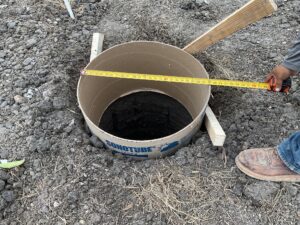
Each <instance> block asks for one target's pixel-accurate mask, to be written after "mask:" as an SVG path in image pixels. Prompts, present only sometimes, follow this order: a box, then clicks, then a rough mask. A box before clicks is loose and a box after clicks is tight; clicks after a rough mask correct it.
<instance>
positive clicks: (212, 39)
mask: <svg viewBox="0 0 300 225" xmlns="http://www.w3.org/2000/svg"><path fill="white" fill-rule="evenodd" d="M276 9H277V6H276V4H275V3H274V1H273V0H251V1H250V2H248V3H247V4H246V5H244V6H243V7H242V8H240V9H238V10H237V11H235V12H234V13H232V14H231V15H230V16H228V17H227V18H225V19H224V20H222V21H221V22H219V23H218V24H217V25H215V26H214V27H213V28H211V29H210V30H208V31H207V32H206V33H204V34H203V35H201V36H200V37H199V38H197V39H196V40H194V41H193V42H191V43H190V44H188V45H187V46H186V47H184V48H183V50H185V51H186V52H189V53H191V54H193V53H197V52H200V51H203V50H205V49H206V48H207V47H209V46H211V45H213V44H215V43H217V42H218V41H220V40H222V39H224V38H225V37H228V36H230V35H231V34H233V33H234V32H236V31H238V30H240V29H242V28H244V27H246V26H248V25H249V24H251V23H254V22H256V21H258V20H260V19H262V18H263V17H265V16H269V15H270V14H272V13H273V12H274V11H276Z"/></svg>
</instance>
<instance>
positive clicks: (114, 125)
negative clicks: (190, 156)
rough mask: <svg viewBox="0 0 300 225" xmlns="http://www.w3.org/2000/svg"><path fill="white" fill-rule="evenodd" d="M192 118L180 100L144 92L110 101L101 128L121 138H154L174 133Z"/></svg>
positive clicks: (102, 118) (101, 121)
mask: <svg viewBox="0 0 300 225" xmlns="http://www.w3.org/2000/svg"><path fill="white" fill-rule="evenodd" d="M192 120H193V119H192V116H191V115H190V113H189V112H188V111H187V109H186V108H185V107H184V106H183V105H182V104H181V103H180V102H178V101H177V100H176V99H174V98H172V97H170V96H168V95H164V94H161V93H157V92H153V91H141V92H136V93H133V94H129V95H126V96H124V97H121V98H119V99H117V100H116V101H114V102H113V103H112V104H110V105H109V106H108V108H107V109H106V110H105V112H104V114H103V116H102V117H101V119H100V124H99V127H100V128H101V129H102V130H104V131H106V132H108V133H110V134H113V135H115V136H118V137H121V138H126V139H130V140H151V139H156V138H162V137H165V136H168V135H171V134H174V133H176V132H177V131H179V130H181V129H183V128H184V127H186V126H187V125H188V124H189V123H191V122H192Z"/></svg>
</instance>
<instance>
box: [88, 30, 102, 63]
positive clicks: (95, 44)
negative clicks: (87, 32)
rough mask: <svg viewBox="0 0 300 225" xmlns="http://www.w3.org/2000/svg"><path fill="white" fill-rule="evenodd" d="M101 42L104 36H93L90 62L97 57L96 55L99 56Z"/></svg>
mask: <svg viewBox="0 0 300 225" xmlns="http://www.w3.org/2000/svg"><path fill="white" fill-rule="evenodd" d="M103 40H104V34H101V33H94V34H93V40H92V48H91V57H90V61H92V60H93V59H94V58H96V57H97V55H99V54H100V53H101V52H102V48H103Z"/></svg>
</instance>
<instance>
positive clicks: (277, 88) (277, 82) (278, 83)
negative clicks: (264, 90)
mask: <svg viewBox="0 0 300 225" xmlns="http://www.w3.org/2000/svg"><path fill="white" fill-rule="evenodd" d="M281 88H282V80H281V79H276V88H275V91H277V92H279V91H280V90H281Z"/></svg>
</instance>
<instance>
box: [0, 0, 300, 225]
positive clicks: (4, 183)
mask: <svg viewBox="0 0 300 225" xmlns="http://www.w3.org/2000/svg"><path fill="white" fill-rule="evenodd" d="M245 2H246V0H236V1H231V0H224V1H217V0H156V1H148V0H126V1H125V0H114V1H113V0H78V1H73V9H74V13H75V15H76V20H72V19H70V18H69V16H68V14H67V11H66V10H65V8H64V5H63V1H62V0H61V1H59V0H24V1H16V0H0V77H1V79H0V158H1V159H21V158H25V159H26V162H25V164H24V166H22V167H20V168H17V169H13V170H10V171H3V170H0V224H1V225H17V224H53V225H54V224H55V225H63V224H72V225H73V224H74V225H81V224H87V225H90V224H134V225H138V224H140V225H143V224H156V225H161V224H204V225H205V224H207V225H213V224H216V225H217V224H218V225H219V224H230V225H231V224H244V225H256V224H257V225H262V224H282V225H287V224H295V225H300V191H299V187H300V185H299V184H287V183H269V182H262V181H257V180H254V179H251V178H249V177H247V176H245V175H244V174H242V173H241V172H240V171H239V170H238V169H237V168H236V166H235V164H234V158H235V156H236V155H237V154H238V153H239V152H240V151H241V150H243V149H248V148H252V147H268V146H276V145H277V144H278V143H280V141H281V140H283V139H284V138H285V137H287V136H288V135H289V134H290V133H292V132H294V131H296V130H299V126H300V119H299V118H300V117H299V114H300V105H299V102H300V89H299V85H300V83H299V78H297V77H295V78H294V79H293V91H292V92H290V93H289V94H288V95H285V94H282V93H271V92H265V91H258V90H246V89H236V88H218V87H213V88H212V94H213V96H212V97H211V100H210V105H211V107H212V109H213V111H214V112H215V113H216V115H217V116H218V118H219V120H220V122H221V124H222V126H223V128H224V130H225V131H226V133H227V140H226V143H225V146H224V147H225V151H226V157H224V151H223V154H222V150H221V149H217V148H215V147H213V146H212V144H211V142H210V140H209V137H208V135H207V133H206V132H205V130H200V131H199V132H198V133H197V135H196V136H195V137H194V138H193V141H192V143H191V144H190V145H189V146H187V147H184V148H182V149H180V150H179V151H178V152H177V153H176V154H175V155H173V156H171V157H168V158H164V159H160V160H148V161H133V160H129V159H117V158H113V157H112V156H111V154H110V153H109V152H108V151H107V150H105V149H103V145H102V143H101V142H99V141H97V140H96V139H95V138H94V137H93V136H92V137H91V135H90V133H88V131H87V130H86V128H85V126H84V121H83V117H82V115H81V113H80V111H79V109H78V105H77V102H76V84H77V81H78V78H79V71H80V69H82V68H83V67H84V66H85V65H86V64H87V63H88V61H89V55H90V45H91V39H92V34H93V32H102V33H104V34H105V41H104V49H107V48H109V47H111V46H114V45H116V44H118V43H124V42H128V41H132V40H156V41H161V42H165V43H169V44H172V45H176V46H178V47H183V46H184V45H185V44H187V43H189V42H190V41H192V40H193V39H194V38H195V37H197V36H199V35H200V34H201V33H203V32H204V31H206V30H207V29H208V28H210V27H211V26H212V25H214V24H215V23H216V22H218V21H220V20H221V19H222V18H224V17H225V16H226V15H228V14H229V13H231V12H233V11H234V10H235V9H238V8H239V7H240V6H241V5H243V4H244V3H245ZM276 2H277V4H278V6H279V8H278V11H277V12H276V13H274V14H273V15H272V16H271V17H268V18H266V19H264V20H262V21H260V22H258V23H256V24H254V25H251V26H249V27H248V28H247V29H244V30H242V31H240V32H238V33H236V34H235V35H233V36H232V37H230V38H227V39H226V40H224V41H222V42H220V43H218V44H216V45H214V46H213V47H210V48H209V49H208V50H207V51H206V52H205V53H202V54H200V55H198V56H196V57H197V58H199V60H200V61H201V62H202V63H203V64H204V66H205V67H206V68H207V70H208V72H209V73H210V75H211V77H218V78H225V79H242V80H257V81H262V80H263V79H264V76H265V74H266V73H267V72H268V71H269V70H270V69H271V68H272V67H273V66H274V65H276V64H277V63H280V62H281V61H282V59H283V57H284V55H285V54H286V52H287V49H288V47H289V46H290V45H291V44H292V41H293V39H295V38H296V37H297V34H298V33H299V31H300V25H299V24H300V17H299V15H300V7H299V5H300V1H299V0H289V1H286V0H285V1H283V0H278V1H276Z"/></svg>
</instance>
